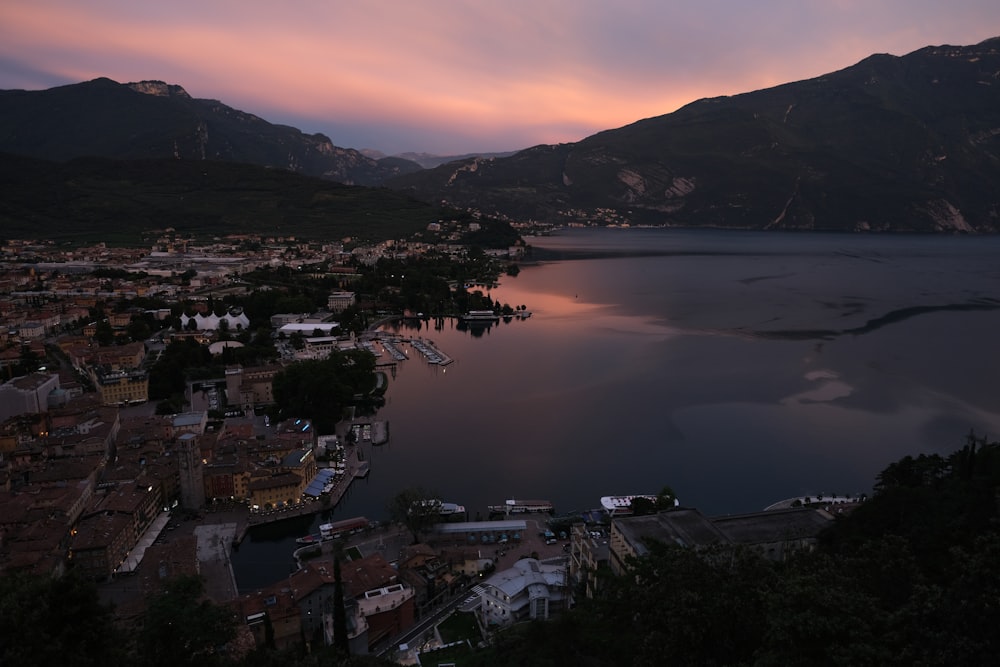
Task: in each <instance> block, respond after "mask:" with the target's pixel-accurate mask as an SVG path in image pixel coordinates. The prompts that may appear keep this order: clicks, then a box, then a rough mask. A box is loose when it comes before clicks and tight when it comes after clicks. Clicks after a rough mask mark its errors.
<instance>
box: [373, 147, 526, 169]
mask: <svg viewBox="0 0 1000 667" xmlns="http://www.w3.org/2000/svg"><path fill="white" fill-rule="evenodd" d="M516 152H517V151H506V152H504V153H463V154H461V155H435V154H434V153H399V154H398V155H393V156H387V155H386V154H385V153H383V152H382V151H378V150H375V149H373V148H362V149H361V153H362V154H364V155H367V156H368V157H370V158H372V159H373V160H381V159H383V158H388V159H392V158H397V159H401V160H407V161H409V162H416V163H417V164H419V165H420V166H421V167H423V168H424V169H433V168H434V167H438V166H440V165H442V164H446V163H448V162H455V161H456V160H468V159H471V158H477V157H478V158H494V157H510V156H511V155H513V154H514V153H516ZM411 171H412V170H411Z"/></svg>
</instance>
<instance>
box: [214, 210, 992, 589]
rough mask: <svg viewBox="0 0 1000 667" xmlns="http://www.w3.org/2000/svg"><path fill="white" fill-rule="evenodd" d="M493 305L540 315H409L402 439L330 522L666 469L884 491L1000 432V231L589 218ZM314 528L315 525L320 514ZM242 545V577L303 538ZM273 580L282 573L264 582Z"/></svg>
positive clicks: (733, 488)
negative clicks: (441, 356) (913, 457)
mask: <svg viewBox="0 0 1000 667" xmlns="http://www.w3.org/2000/svg"><path fill="white" fill-rule="evenodd" d="M531 243H532V245H533V246H534V247H535V248H536V249H538V251H539V253H538V254H539V256H542V255H544V257H549V258H555V259H550V260H545V261H542V262H540V263H538V264H537V265H533V266H527V267H525V268H524V269H523V270H522V271H521V273H520V275H519V276H518V277H516V278H505V279H504V281H503V284H502V285H501V286H500V287H499V288H498V289H496V290H494V291H493V293H492V296H493V298H494V299H499V300H500V301H501V302H507V303H510V304H511V305H512V306H513V305H519V304H524V305H526V306H527V307H528V309H529V310H530V311H532V313H533V315H532V317H531V318H530V319H528V320H525V321H519V320H514V321H512V322H510V323H504V322H500V323H499V324H497V325H494V326H492V327H490V328H488V329H486V330H485V331H480V332H476V335H473V334H472V333H470V332H469V331H464V330H460V329H459V328H457V326H456V324H455V323H454V322H452V321H450V320H448V321H446V323H445V324H444V326H443V328H441V329H440V330H438V329H435V328H434V327H433V326H432V327H430V328H427V327H426V326H425V327H424V328H422V329H420V330H415V329H410V330H405V331H409V332H411V333H413V334H415V335H420V336H422V337H424V338H429V339H431V340H433V341H434V343H435V344H436V345H437V346H438V347H439V348H440V349H441V350H443V351H444V352H445V353H447V354H448V355H450V356H452V357H453V358H454V359H455V360H456V361H455V363H454V364H452V365H450V366H447V367H446V368H441V367H437V366H430V365H427V364H426V363H425V362H423V361H422V359H421V358H420V357H419V355H418V354H417V353H416V352H415V351H412V350H411V352H410V354H411V360H410V361H407V362H404V363H403V364H401V365H400V366H399V368H398V372H397V375H396V377H395V379H394V380H393V381H392V383H391V385H390V389H389V392H388V394H387V399H388V402H387V405H386V406H385V408H384V409H383V410H382V411H381V412H380V414H379V415H378V417H377V418H379V419H388V420H389V421H390V425H391V441H390V443H389V444H387V445H383V446H381V447H368V448H367V449H366V454H367V455H368V457H369V458H370V460H371V464H372V472H371V475H370V477H369V478H368V479H367V480H363V481H360V482H357V483H355V486H354V487H353V488H352V490H351V492H350V495H349V496H348V497H347V499H346V500H345V501H344V502H343V503H342V504H341V506H340V507H338V508H337V510H336V511H335V512H334V517H335V518H340V517H347V516H354V515H359V514H363V515H366V516H369V517H370V518H378V517H384V516H385V514H386V511H385V509H384V508H385V505H386V501H387V500H388V498H390V497H391V496H392V495H393V494H394V493H396V492H397V491H399V490H400V489H402V488H405V487H406V486H410V485H419V486H422V487H424V488H426V489H428V490H431V491H434V492H436V493H438V494H439V495H440V496H441V497H442V499H444V500H447V501H452V502H458V503H461V504H464V505H465V506H466V507H467V508H468V509H469V511H470V515H471V517H472V518H475V515H476V513H477V512H482V513H484V514H485V507H486V505H487V504H492V503H497V502H500V501H502V500H503V499H504V498H510V497H521V498H542V499H548V500H551V501H553V502H554V503H555V505H556V509H557V511H559V512H564V511H571V510H579V509H587V508H592V507H596V506H598V504H599V498H600V496H602V495H608V494H627V493H655V492H656V491H658V490H659V489H660V488H661V487H663V486H664V485H670V486H671V487H673V488H674V490H675V491H676V493H677V495H678V497H679V498H680V499H681V501H682V503H684V504H685V505H688V506H693V507H697V508H699V509H700V510H702V511H703V512H704V513H706V514H709V515H714V514H725V513H739V512H750V511H756V510H759V509H762V508H763V507H765V506H766V505H768V504H770V503H771V502H774V501H776V500H779V499H782V498H786V497H790V496H794V495H797V494H814V493H819V492H833V493H857V492H866V491H869V490H870V489H871V486H872V484H873V482H874V478H875V475H876V474H877V473H878V472H879V471H880V470H882V469H883V468H884V467H885V466H886V465H887V464H889V463H891V462H892V461H895V460H897V459H899V458H900V457H902V456H904V455H906V454H918V453H921V452H940V453H949V452H951V451H954V449H956V448H958V447H959V446H960V445H961V444H962V442H963V437H964V435H965V434H967V433H968V432H969V430H970V429H974V430H975V431H976V432H977V433H979V434H987V435H989V436H991V437H996V436H997V435H998V434H1000V383H998V382H997V378H998V377H1000V348H998V345H997V342H996V341H997V334H996V332H997V331H998V330H1000V238H957V237H929V236H912V237H911V236H905V237H889V236H854V235H827V234H782V233H754V232H713V231H710V232H704V231H676V230H628V231H625V230H605V229H602V230H579V231H572V232H565V233H563V234H561V235H558V236H552V237H544V238H538V239H533V240H532V241H531ZM316 523H318V520H317V521H316V522H314V524H313V526H314V527H315V524H316ZM308 529H309V526H308V524H302V525H299V524H296V525H295V526H291V527H289V528H288V530H287V531H285V532H284V533H283V532H282V530H281V528H280V527H279V528H277V529H276V530H275V531H274V532H272V533H271V534H270V535H269V536H264V535H260V536H255V539H254V541H248V542H247V543H245V546H244V548H243V549H241V550H240V553H239V554H237V555H236V556H234V564H235V565H236V568H237V576H238V578H239V579H240V583H241V586H245V585H248V584H249V585H255V584H251V580H252V579H254V577H255V574H254V573H256V572H259V571H261V570H262V568H271V567H272V566H273V562H274V561H275V559H278V560H277V562H279V563H280V566H279V567H278V570H279V572H278V576H280V574H281V573H282V572H283V571H287V563H288V558H289V556H288V554H289V553H290V548H293V547H294V544H292V543H291V539H290V538H289V537H287V535H288V534H291V535H293V536H294V535H297V534H302V533H303V532H305V531H306V530H308ZM273 578H274V577H269V578H267V581H264V582H263V583H267V582H268V581H270V580H272V579H273Z"/></svg>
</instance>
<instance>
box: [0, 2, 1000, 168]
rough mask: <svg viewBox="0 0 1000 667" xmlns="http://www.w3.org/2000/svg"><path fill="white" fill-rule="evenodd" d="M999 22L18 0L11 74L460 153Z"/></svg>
mask: <svg viewBox="0 0 1000 667" xmlns="http://www.w3.org/2000/svg"><path fill="white" fill-rule="evenodd" d="M996 36H1000V2H998V1H997V0H951V1H950V2H943V1H942V0H857V1H855V0H683V1H681V0H321V1H316V0H289V1H288V2H276V1H274V0H197V1H192V0H170V2H137V1H136V0H2V2H0V89H26V90H41V89H45V88H51V87H53V86H59V85H64V84H70V83H78V82H81V81H88V80H91V79H95V78H97V77H102V76H103V77H108V78H110V79H113V80H115V81H118V82H121V83H127V82H131V81H142V80H160V81H166V82H167V83H171V84H177V85H180V86H182V87H183V88H184V89H185V90H186V91H187V92H188V93H189V94H190V95H192V96H193V97H197V98H210V99H217V100H220V101H222V102H223V103H225V104H227V105H229V106H231V107H235V108H237V109H240V110H242V111H246V112H249V113H253V114H255V115H257V116H259V117H261V118H263V119H265V120H267V121H270V122H272V123H282V124H286V125H291V126H294V127H297V128H299V129H301V130H302V131H303V132H307V133H314V132H320V133H323V134H325V135H327V136H328V137H330V139H331V140H332V141H333V143H334V144H335V145H337V146H342V147H347V148H358V149H364V148H368V149H376V150H379V151H382V152H383V153H386V154H398V153H402V152H405V151H415V152H428V153H433V154H438V155H458V154H462V153H473V152H499V151H510V150H517V149H520V148H525V147H528V146H533V145H537V144H542V143H546V144H555V143H561V142H571V141H577V140H579V139H582V138H584V137H586V136H589V135H591V134H594V133H595V132H599V131H601V130H606V129H612V128H616V127H621V126H623V125H627V124H629V123H631V122H634V121H636V120H640V119H642V118H648V117H652V116H659V115H662V114H666V113H670V112H672V111H675V110H676V109H678V108H680V107H681V106H684V105H685V104H687V103H689V102H693V101H695V100H697V99H700V98H704V97H715V96H719V95H733V94H738V93H742V92H749V91H752V90H759V89H761V88H767V87H770V86H775V85H779V84H782V83H787V82H790V81H798V80H802V79H808V78H812V77H815V76H819V75H821V74H825V73H828V72H832V71H835V70H839V69H843V68H845V67H848V66H850V65H853V64H855V63H857V62H858V61H860V60H862V59H864V58H865V57H867V56H869V55H871V54H873V53H891V54H893V55H905V54H906V53H910V52H912V51H915V50H917V49H919V48H922V47H924V46H928V45H941V44H953V45H968V44H976V43H978V42H981V41H982V40H984V39H988V38H990V37H996Z"/></svg>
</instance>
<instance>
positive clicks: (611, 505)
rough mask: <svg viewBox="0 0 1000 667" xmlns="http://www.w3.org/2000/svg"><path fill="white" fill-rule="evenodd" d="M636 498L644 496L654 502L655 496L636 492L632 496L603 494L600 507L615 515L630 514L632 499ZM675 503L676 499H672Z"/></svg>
mask: <svg viewBox="0 0 1000 667" xmlns="http://www.w3.org/2000/svg"><path fill="white" fill-rule="evenodd" d="M636 498H645V499H646V500H648V501H650V502H652V503H655V502H656V496H651V495H648V494H637V495H632V496H603V497H602V498H601V507H602V508H603V509H604V511H605V512H607V513H608V514H609V515H611V516H613V517H615V516H629V515H630V514H632V501H633V500H635V499H636ZM674 504H675V505H676V504H677V501H676V500H675V501H674Z"/></svg>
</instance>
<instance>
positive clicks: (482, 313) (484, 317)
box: [458, 310, 500, 322]
mask: <svg viewBox="0 0 1000 667" xmlns="http://www.w3.org/2000/svg"><path fill="white" fill-rule="evenodd" d="M458 319H460V320H465V321H466V322H496V321H497V320H499V319H500V316H499V315H497V314H496V313H494V312H493V311H492V310H470V311H468V312H467V313H465V314H464V315H462V316H460V317H459V318H458Z"/></svg>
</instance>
